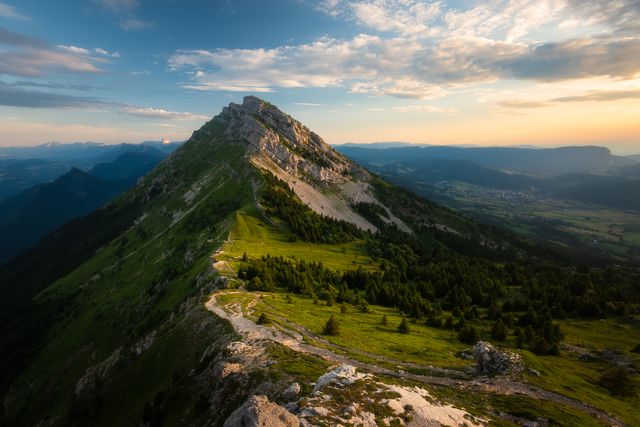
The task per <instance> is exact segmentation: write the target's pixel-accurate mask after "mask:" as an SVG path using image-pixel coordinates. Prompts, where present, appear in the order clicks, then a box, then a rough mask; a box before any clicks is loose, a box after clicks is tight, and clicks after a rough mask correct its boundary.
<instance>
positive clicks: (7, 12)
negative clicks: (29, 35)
mask: <svg viewBox="0 0 640 427" xmlns="http://www.w3.org/2000/svg"><path fill="white" fill-rule="evenodd" d="M0 16H2V17H4V18H9V19H17V20H21V21H28V20H30V19H31V18H30V17H28V16H26V15H23V14H21V13H19V12H18V11H17V10H16V8H15V7H13V6H11V5H10V4H7V3H4V2H0Z"/></svg>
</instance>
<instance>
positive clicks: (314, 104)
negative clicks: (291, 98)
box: [293, 102, 322, 107]
mask: <svg viewBox="0 0 640 427" xmlns="http://www.w3.org/2000/svg"><path fill="white" fill-rule="evenodd" d="M293 105H299V106H301V107H321V106H322V104H316V103H315V102H294V103H293Z"/></svg>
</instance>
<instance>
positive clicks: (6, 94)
mask: <svg viewBox="0 0 640 427" xmlns="http://www.w3.org/2000/svg"><path fill="white" fill-rule="evenodd" d="M22 86H24V85H18V84H16V83H13V84H9V83H5V82H2V81H0V105H2V106H9V107H23V108H55V109H74V110H88V111H104V112H114V113H121V114H128V115H131V116H134V117H138V118H142V119H162V120H168V121H195V120H207V119H209V117H207V116H203V115H198V114H193V113H190V112H180V111H170V110H165V109H163V108H151V107H141V106H136V105H128V104H122V103H117V102H111V101H106V100H104V99H99V98H94V97H88V96H77V95H69V94H61V93H55V92H44V91H40V90H31V89H25V88H24V87H22ZM38 87H49V86H45V85H41V86H38Z"/></svg>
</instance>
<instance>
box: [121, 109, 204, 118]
mask: <svg viewBox="0 0 640 427" xmlns="http://www.w3.org/2000/svg"><path fill="white" fill-rule="evenodd" d="M123 111H124V112H126V113H127V114H131V115H132V116H136V117H142V118H145V119H165V120H208V119H209V117H208V116H203V115H198V114H193V113H188V112H179V111H169V110H165V109H163V108H150V107H133V106H130V107H125V108H124V109H123Z"/></svg>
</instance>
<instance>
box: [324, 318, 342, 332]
mask: <svg viewBox="0 0 640 427" xmlns="http://www.w3.org/2000/svg"><path fill="white" fill-rule="evenodd" d="M323 332H324V334H325V335H334V336H335V335H338V334H339V333H340V326H339V325H338V321H337V320H336V318H335V317H334V316H333V314H332V315H331V317H330V318H329V320H327V324H326V325H324V331H323Z"/></svg>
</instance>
